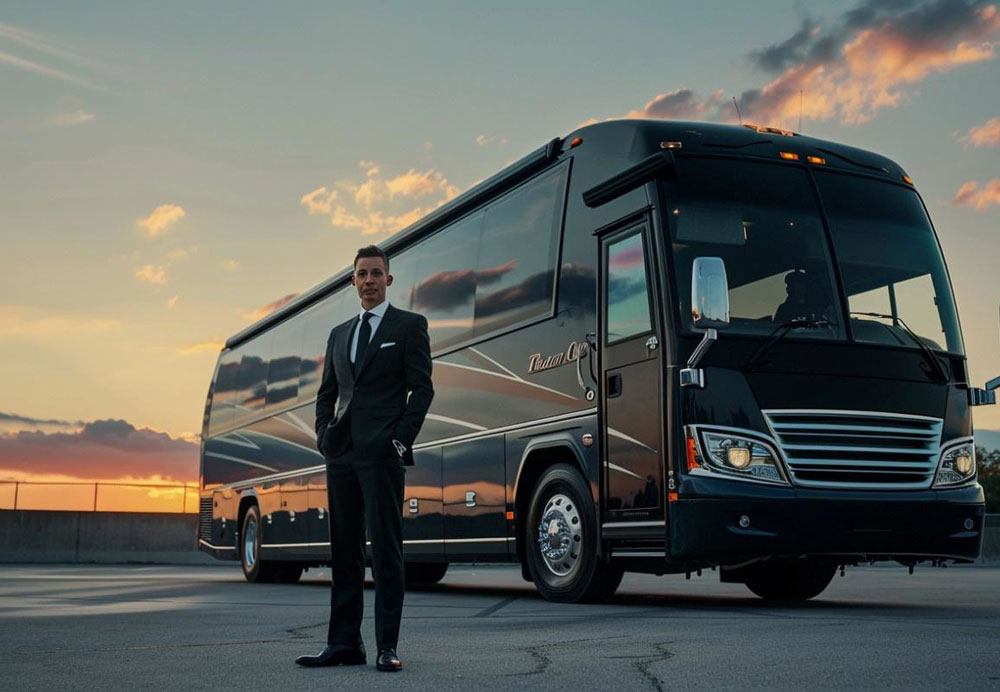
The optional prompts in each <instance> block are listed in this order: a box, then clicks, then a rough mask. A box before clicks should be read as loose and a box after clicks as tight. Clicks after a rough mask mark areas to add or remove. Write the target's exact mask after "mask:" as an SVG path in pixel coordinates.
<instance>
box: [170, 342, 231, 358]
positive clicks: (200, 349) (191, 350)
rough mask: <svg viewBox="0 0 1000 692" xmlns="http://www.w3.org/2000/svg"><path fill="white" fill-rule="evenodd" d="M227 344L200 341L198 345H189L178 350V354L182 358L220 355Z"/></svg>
mask: <svg viewBox="0 0 1000 692" xmlns="http://www.w3.org/2000/svg"><path fill="white" fill-rule="evenodd" d="M223 346H225V344H224V343H223V342H221V341H199V342H198V343H196V344H189V345H187V346H181V347H180V348H178V349H177V352H178V353H179V354H181V355H182V356H192V355H195V354H198V353H205V352H210V353H218V352H219V351H221V350H222V347H223Z"/></svg>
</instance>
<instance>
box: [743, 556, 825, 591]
mask: <svg viewBox="0 0 1000 692" xmlns="http://www.w3.org/2000/svg"><path fill="white" fill-rule="evenodd" d="M746 569H747V573H746V585H747V588H748V589H750V590H751V591H753V592H754V593H755V594H757V595H758V596H760V597H761V598H766V599H768V600H773V601H807V600H809V599H810V598H813V597H815V596H818V595H820V594H821V593H822V592H823V590H824V589H825V588H826V587H827V586H829V584H830V581H832V580H833V575H834V574H836V573H837V565H836V564H834V563H832V562H824V561H820V560H806V559H803V558H787V559H779V558H771V559H770V560H765V561H764V562H759V563H757V564H755V565H752V566H750V567H748V568H746Z"/></svg>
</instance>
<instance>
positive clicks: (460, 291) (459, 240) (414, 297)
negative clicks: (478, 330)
mask: <svg viewBox="0 0 1000 692" xmlns="http://www.w3.org/2000/svg"><path fill="white" fill-rule="evenodd" d="M482 223H483V215H482V213H477V214H473V215H472V216H467V217H466V218H464V219H461V220H460V221H458V222H456V223H455V224H453V225H451V226H449V227H447V228H445V229H444V230H443V231H441V232H440V233H436V234H434V235H433V236H431V237H430V238H428V239H427V240H425V241H423V242H422V243H420V245H418V246H417V247H416V248H414V249H413V250H410V251H409V252H410V253H417V255H418V258H417V260H416V261H417V265H416V266H417V271H416V280H415V281H414V286H413V290H412V293H411V299H410V307H411V309H412V310H414V311H415V312H419V313H420V314H422V315H423V316H424V317H426V318H427V323H428V328H429V331H430V338H431V348H432V349H435V350H436V349H441V348H445V347H447V346H450V345H452V344H456V343H459V342H461V341H465V340H467V339H469V338H470V337H471V336H472V318H473V314H474V309H475V300H476V273H477V272H476V259H477V255H478V251H479V232H480V229H481V228H482Z"/></svg>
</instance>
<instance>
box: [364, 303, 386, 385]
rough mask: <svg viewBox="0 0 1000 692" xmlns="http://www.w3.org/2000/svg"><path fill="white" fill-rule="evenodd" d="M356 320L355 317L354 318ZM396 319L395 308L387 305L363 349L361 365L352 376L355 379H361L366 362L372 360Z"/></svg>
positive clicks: (366, 365)
mask: <svg viewBox="0 0 1000 692" xmlns="http://www.w3.org/2000/svg"><path fill="white" fill-rule="evenodd" d="M355 320H357V318H355ZM395 321H396V310H395V308H393V307H392V305H389V306H388V307H387V308H386V310H385V314H384V315H382V321H381V322H379V324H378V329H376V330H375V333H373V334H372V340H371V342H370V343H369V344H368V348H366V349H365V358H364V360H363V361H361V367H360V368H358V373H357V375H355V376H354V379H355V381H357V380H360V379H361V374H362V373H363V372H364V371H365V368H367V367H368V364H369V363H371V362H372V358H374V357H375V353H376V352H377V351H378V350H379V348H380V347H381V345H382V344H383V343H384V342H385V339H386V335H387V334H391V333H392V329H393V323H394V322H395Z"/></svg>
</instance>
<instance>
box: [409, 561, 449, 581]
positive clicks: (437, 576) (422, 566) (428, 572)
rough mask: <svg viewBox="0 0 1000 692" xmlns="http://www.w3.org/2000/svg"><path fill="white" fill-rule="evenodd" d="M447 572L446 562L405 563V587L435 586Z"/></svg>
mask: <svg viewBox="0 0 1000 692" xmlns="http://www.w3.org/2000/svg"><path fill="white" fill-rule="evenodd" d="M447 571H448V563H447V562H407V563H406V565H405V569H404V575H405V579H406V585H407V586H416V585H418V584H437V583H438V582H439V581H441V580H442V579H443V578H444V574H445V572H447Z"/></svg>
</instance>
